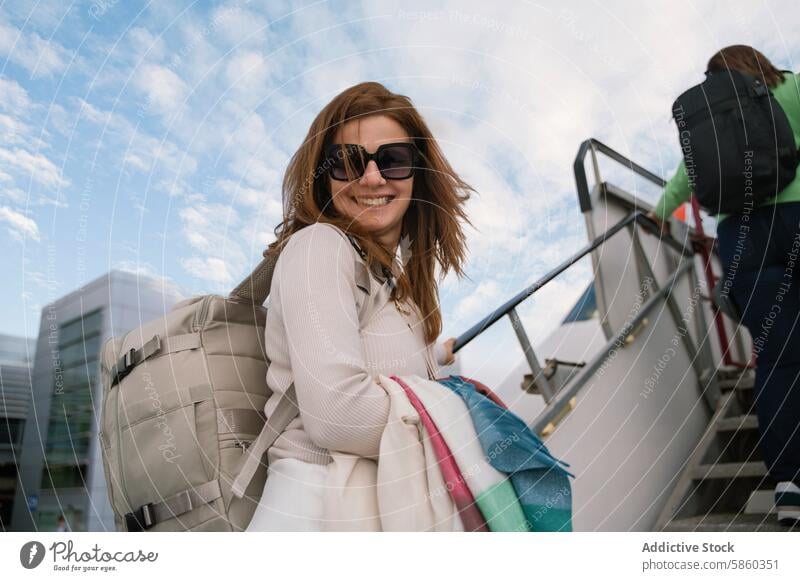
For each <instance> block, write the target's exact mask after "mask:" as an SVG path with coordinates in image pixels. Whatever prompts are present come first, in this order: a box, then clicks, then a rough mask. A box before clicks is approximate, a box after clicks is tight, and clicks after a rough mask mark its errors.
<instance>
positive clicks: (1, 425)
mask: <svg viewBox="0 0 800 581" xmlns="http://www.w3.org/2000/svg"><path fill="white" fill-rule="evenodd" d="M35 348H36V345H35V343H34V341H33V340H32V339H28V338H27V337H17V336H13V335H3V334H0V531H5V530H9V527H10V523H11V512H12V507H13V505H14V498H15V497H16V494H17V490H18V486H17V481H18V479H19V478H18V473H17V458H18V457H19V455H20V454H21V453H22V434H23V431H24V428H25V420H26V419H27V417H28V411H29V409H30V401H31V362H32V361H33V350H34V349H35Z"/></svg>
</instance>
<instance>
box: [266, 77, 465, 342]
mask: <svg viewBox="0 0 800 581" xmlns="http://www.w3.org/2000/svg"><path fill="white" fill-rule="evenodd" d="M369 115H385V116H387V117H390V118H391V119H393V120H394V121H396V122H397V123H398V124H400V125H401V126H402V127H403V129H404V130H405V131H406V133H407V134H408V136H409V137H410V138H411V139H412V141H413V142H414V143H415V144H416V146H417V148H418V149H419V152H420V156H419V159H420V161H419V167H418V168H417V169H416V171H415V173H414V184H413V189H412V194H411V204H410V205H409V207H408V210H407V211H406V213H405V215H404V216H403V225H402V232H401V239H402V237H403V236H404V235H406V234H407V235H408V236H409V238H410V240H411V257H410V258H409V261H408V264H406V268H405V272H404V274H403V275H402V276H400V277H399V278H398V280H397V285H396V287H395V290H394V291H393V298H394V299H395V300H397V301H402V300H404V299H405V298H407V297H410V298H411V300H412V302H413V304H414V305H415V306H416V307H417V308H418V309H419V311H420V316H421V318H422V321H423V326H424V331H425V339H426V341H427V342H428V343H432V342H433V341H435V340H436V338H437V337H438V336H439V334H440V333H441V331H442V315H441V311H440V309H439V300H438V282H439V281H437V280H436V277H435V275H434V269H435V263H436V262H438V263H439V265H440V267H441V274H440V280H441V279H443V278H444V276H445V275H446V274H447V273H448V272H449V271H451V270H453V271H455V272H456V274H457V275H458V276H459V277H461V276H465V274H464V270H463V268H464V262H465V260H466V253H467V251H466V236H465V234H464V231H463V223H464V222H466V223H468V224H470V225H472V223H471V222H470V221H469V218H468V217H467V215H466V212H465V210H464V205H465V202H466V201H467V200H468V199H469V198H470V196H471V192H474V191H475V190H474V189H473V188H472V187H471V186H470V185H469V184H467V183H466V182H465V181H464V180H462V179H461V178H460V177H459V176H458V175H457V174H456V172H455V171H454V170H453V168H452V167H451V165H450V163H449V162H448V161H447V159H445V156H444V154H443V153H442V150H441V149H440V148H439V145H438V144H437V142H436V140H435V139H434V137H433V135H432V134H431V131H430V129H428V126H427V124H426V123H425V121H424V120H423V118H422V116H421V115H420V114H419V112H418V111H417V110H416V109H415V108H414V105H413V104H412V103H411V99H409V98H408V97H406V96H405V95H398V94H396V93H393V92H391V91H390V90H389V89H387V88H386V87H384V86H383V85H382V84H380V83H376V82H366V83H360V84H358V85H354V86H352V87H350V88H348V89H346V90H344V91H342V92H341V93H339V94H338V95H337V96H336V97H335V98H334V99H333V100H332V101H331V102H330V103H328V104H327V105H326V106H325V108H324V109H322V111H320V113H319V114H318V115H317V117H316V118H315V119H314V121H313V122H312V123H311V127H310V128H309V130H308V134H307V135H306V138H305V140H304V141H303V143H302V145H301V146H300V148H299V149H298V150H297V152H295V154H294V155H293V156H292V159H291V160H290V162H289V166H288V167H287V169H286V174H285V175H284V177H283V206H284V207H283V222H282V223H281V224H279V225H278V226H276V227H275V236H276V237H277V240H275V241H274V242H273V243H272V244H270V245H269V248H268V250H267V252H268V253H269V254H273V253H276V252H280V250H281V249H282V248H283V246H284V245H285V244H286V242H287V240H288V239H289V237H290V236H291V235H292V234H294V233H295V232H297V231H298V230H301V229H303V228H305V227H306V226H309V225H311V224H314V223H315V222H327V223H330V224H333V225H335V226H337V227H338V228H340V229H341V230H343V231H344V232H347V233H349V234H351V235H353V236H354V237H355V238H356V240H357V241H358V243H359V244H360V245H361V247H362V248H363V249H364V251H365V252H366V254H367V262H368V264H369V266H370V267H374V266H377V265H378V264H379V265H381V266H384V267H386V268H391V264H392V260H393V255H392V254H390V251H389V250H387V249H386V248H384V247H383V246H381V244H379V243H378V242H377V241H376V240H374V239H373V238H372V236H371V234H370V233H369V232H368V231H366V230H365V229H363V228H362V227H361V226H360V225H359V224H358V223H357V222H355V221H353V220H352V219H351V218H349V217H347V216H343V215H341V214H340V213H339V212H338V211H337V210H336V208H335V207H334V205H333V202H332V198H331V189H330V183H329V181H328V179H329V178H328V174H327V172H326V171H325V170H326V167H325V165H326V164H325V161H324V159H323V158H324V151H325V148H326V147H327V146H328V145H330V144H332V143H333V138H334V135H335V133H336V130H337V129H338V128H339V127H340V126H341V125H343V124H344V123H346V122H348V121H351V120H355V119H359V118H363V117H366V116H369ZM376 263H378V264H376Z"/></svg>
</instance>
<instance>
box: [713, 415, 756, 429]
mask: <svg viewBox="0 0 800 581" xmlns="http://www.w3.org/2000/svg"><path fill="white" fill-rule="evenodd" d="M757 429H758V417H757V416H755V415H747V416H734V417H732V418H723V419H721V420H719V421H718V422H717V431H718V432H738V431H739V430H757Z"/></svg>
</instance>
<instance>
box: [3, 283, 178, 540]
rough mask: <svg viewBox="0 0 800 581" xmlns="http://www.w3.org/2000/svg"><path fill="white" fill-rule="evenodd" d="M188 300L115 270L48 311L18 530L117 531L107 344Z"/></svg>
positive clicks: (14, 524) (27, 435)
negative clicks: (108, 470)
mask: <svg viewBox="0 0 800 581" xmlns="http://www.w3.org/2000/svg"><path fill="white" fill-rule="evenodd" d="M181 298H182V297H181V296H180V295H179V294H178V293H177V292H175V291H174V290H172V289H170V288H167V287H165V286H164V285H163V284H162V283H161V282H160V281H157V280H155V279H152V278H149V277H145V276H142V275H137V274H132V273H128V272H123V271H116V270H114V271H111V272H109V273H108V274H106V275H103V276H101V277H99V278H97V279H95V280H94V281H92V282H90V283H88V284H87V285H85V286H84V287H82V288H80V289H78V290H76V291H73V292H72V293H70V294H68V295H66V296H64V297H62V298H60V299H58V300H56V301H54V302H53V303H51V304H49V305H47V306H46V307H44V309H43V311H42V316H41V322H40V326H39V337H38V340H37V346H36V357H35V360H34V364H33V374H32V393H33V399H32V401H33V404H32V405H31V407H30V414H29V416H28V418H29V419H28V421H27V422H26V423H25V429H24V437H23V438H24V439H23V441H24V445H23V449H22V454H21V456H19V457H18V459H19V464H18V467H19V485H20V490H19V491H18V493H17V495H16V500H15V502H14V510H13V516H12V521H11V530H16V531H25V530H28V531H34V530H35V531H55V530H58V527H59V525H60V524H61V523H59V519H60V517H62V516H63V525H62V526H65V527H66V529H67V530H72V531H105V530H111V531H113V530H115V525H114V515H113V512H112V510H111V506H110V504H109V502H108V496H107V493H106V483H105V475H104V473H103V463H102V452H101V450H100V447H99V438H98V424H99V419H100V410H101V406H102V385H101V383H100V375H99V358H100V357H99V356H100V350H101V348H102V346H103V344H104V343H105V342H106V340H107V339H109V338H110V337H112V336H119V335H123V334H125V333H127V332H128V331H130V330H132V329H135V328H136V327H138V326H139V325H141V324H142V323H144V322H146V321H148V320H151V319H154V318H156V317H159V316H163V314H164V313H165V312H166V311H168V310H169V309H170V308H171V307H172V305H173V304H174V303H175V302H177V301H178V300H180V299H181Z"/></svg>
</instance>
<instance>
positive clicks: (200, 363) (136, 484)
mask: <svg viewBox="0 0 800 581" xmlns="http://www.w3.org/2000/svg"><path fill="white" fill-rule="evenodd" d="M340 232H341V231H340ZM264 254H265V258H264V259H263V260H262V261H261V263H260V264H259V265H258V266H257V267H256V269H255V270H254V271H253V272H252V274H251V275H250V276H248V277H247V278H246V279H245V280H244V281H242V282H241V283H240V284H239V285H238V286H237V287H236V288H235V289H234V290H233V291H232V292H231V294H230V296H229V297H227V298H226V297H222V296H218V295H205V296H200V297H193V298H190V299H186V300H184V301H181V302H179V303H178V304H176V305H175V306H174V307H173V308H172V309H171V311H170V312H169V313H167V314H166V315H165V316H163V317H161V318H158V319H155V320H153V321H150V322H148V323H146V324H144V325H142V326H141V327H139V328H137V329H134V330H133V331H130V332H129V333H127V334H126V335H124V336H123V337H115V338H111V339H109V340H108V341H107V342H106V343H105V345H104V346H103V350H102V355H101V376H102V383H103V406H102V413H101V419H100V441H101V443H102V448H103V454H102V456H103V469H104V470H105V477H106V486H107V490H108V498H109V501H110V502H111V507H112V508H113V510H114V515H115V521H116V525H117V529H118V530H123V531H240V530H244V529H246V528H247V525H248V524H249V523H250V520H251V518H252V516H253V513H254V512H255V509H256V507H257V505H258V502H259V500H260V498H261V492H262V490H263V488H264V482H265V479H266V475H267V467H266V457H265V452H266V451H267V449H268V448H269V447H270V446H271V445H272V444H273V443H274V442H275V440H276V439H277V437H278V436H279V435H280V433H281V432H282V431H283V430H284V429H285V428H286V426H287V425H288V424H289V422H290V421H291V420H292V419H293V418H294V417H295V416H296V415H297V414H298V409H297V405H296V403H295V397H294V385H292V386H290V388H289V389H288V390H287V393H286V395H285V396H284V397H283V398H282V399H281V401H280V402H279V404H278V406H277V408H276V410H275V412H274V413H273V414H272V415H271V416H270V418H269V421H266V422H265V418H264V415H263V410H264V404H265V403H266V401H267V399H268V398H269V396H270V395H271V391H270V389H269V388H268V387H267V382H266V374H267V367H268V365H269V361H268V359H267V356H266V352H265V348H264V325H265V322H266V315H267V307H266V306H264V305H263V303H264V301H265V300H266V298H267V295H268V294H269V289H270V284H271V281H272V274H273V271H274V268H275V263H276V262H277V258H268V257H267V256H266V251H265V253H264ZM355 256H356V255H355V254H354V257H355ZM356 273H357V276H356V278H357V285H358V286H359V287H361V288H362V290H364V291H365V292H366V293H367V294H369V292H370V284H369V275H368V273H367V268H366V266H365V265H364V264H363V262H360V261H359V260H356ZM368 304H369V301H366V300H365V301H364V302H363V305H360V307H365V306H367V305H368ZM367 308H368V307H367ZM362 311H364V308H359V319H360V320H361V321H364V320H365V317H366V316H367V315H368V314H367V313H366V312H362Z"/></svg>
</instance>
